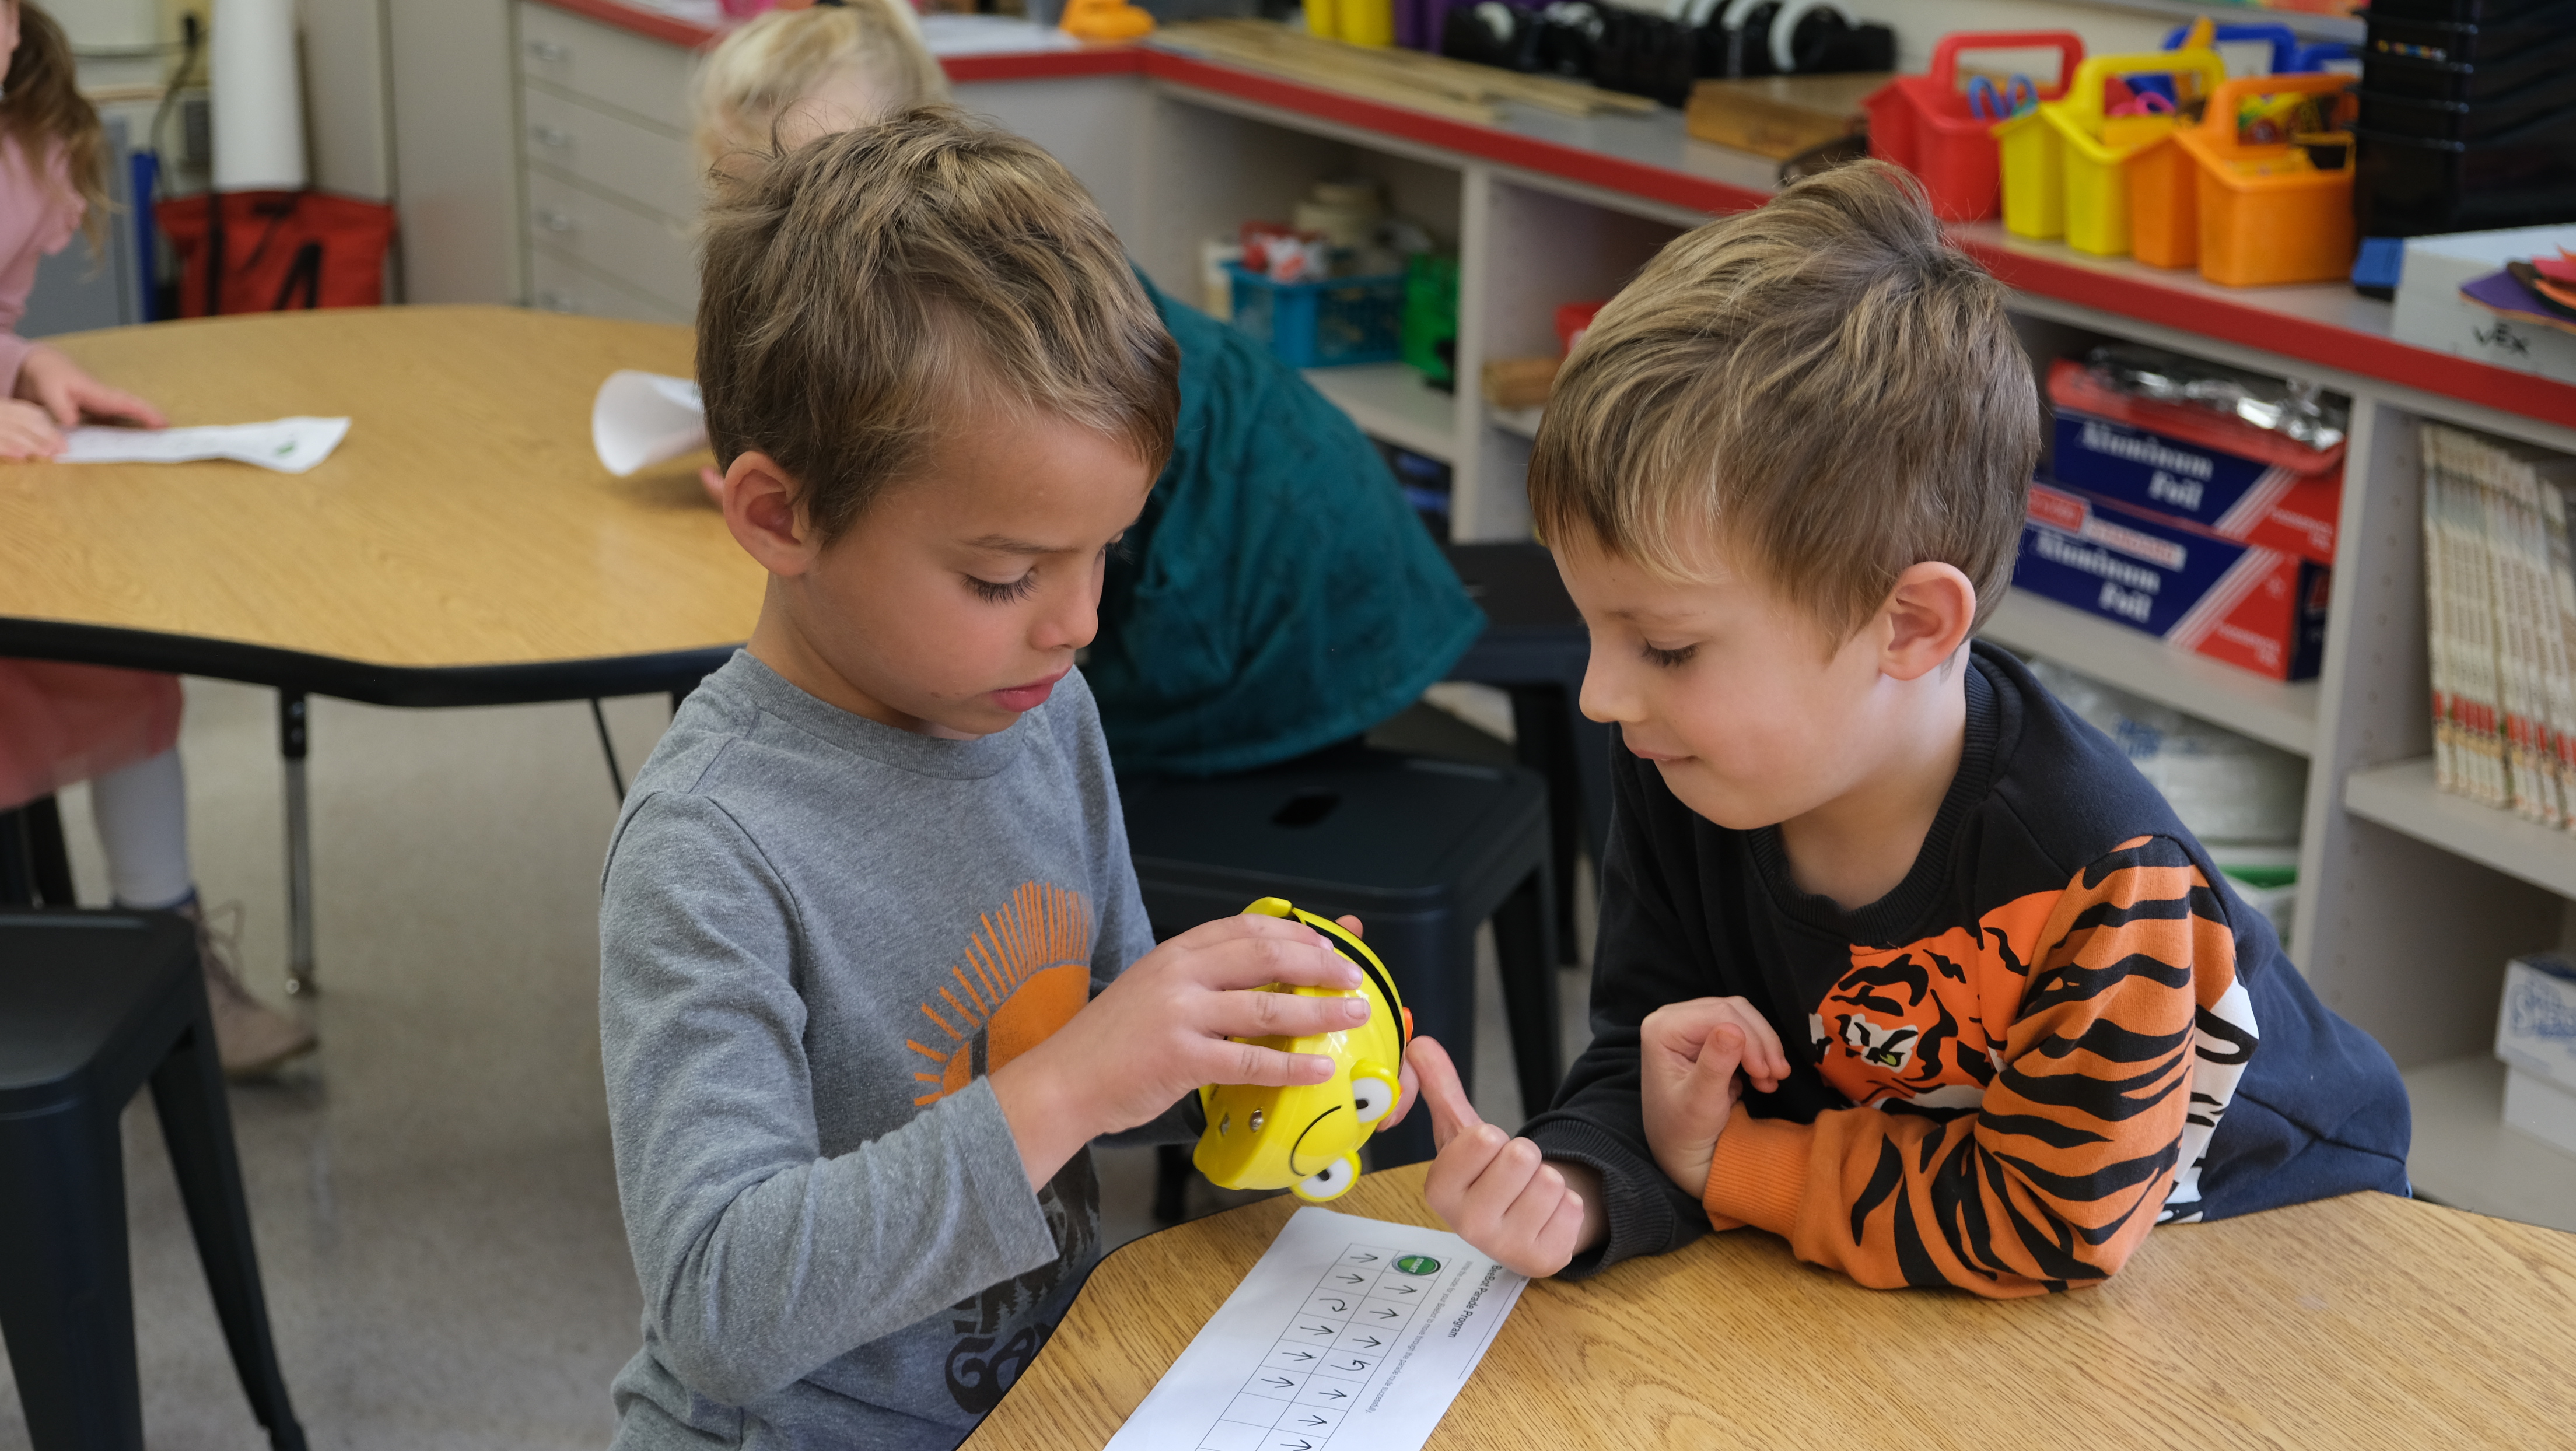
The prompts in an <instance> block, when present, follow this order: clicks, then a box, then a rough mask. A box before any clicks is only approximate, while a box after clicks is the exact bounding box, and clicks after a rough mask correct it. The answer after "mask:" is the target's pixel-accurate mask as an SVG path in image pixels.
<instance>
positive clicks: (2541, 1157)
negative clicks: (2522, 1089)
mask: <svg viewBox="0 0 2576 1451" xmlns="http://www.w3.org/2000/svg"><path fill="white" fill-rule="evenodd" d="M2406 1096H2407V1098H2408V1100H2409V1101H2411V1102H2412V1103H2413V1104H2414V1107H2415V1146H2414V1149H2413V1151H2412V1152H2411V1153H2410V1154H2408V1155H2407V1159H2406V1175H2407V1177H2408V1178H2410V1179H2412V1180H2414V1181H2415V1192H2417V1193H2418V1194H2421V1195H2423V1196H2425V1197H2426V1198H2428V1199H2433V1200H2436V1201H2438V1202H2440V1203H2443V1204H2448V1205H2450V1206H2451V1207H2452V1208H2454V1209H2466V1210H2469V1211H2471V1212H2472V1213H2477V1214H2492V1215H2494V1216H2496V1217H2497V1218H2499V1219H2515V1220H2520V1221H2521V1222H2523V1223H2525V1224H2538V1225H2543V1226H2546V1227H2547V1228H2550V1229H2565V1230H2576V1155H2569V1154H2563V1153H2560V1152H2559V1151H2558V1150H2557V1149H2556V1148H2554V1147H2553V1146H2551V1145H2549V1144H2546V1143H2543V1142H2541V1141H2540V1140H2538V1139H2535V1138H2533V1137H2532V1136H2530V1135H2529V1134H2526V1133H2523V1132H2522V1131H2521V1130H2519V1129H2513V1128H2507V1127H2506V1126H2505V1122H2504V1065H2503V1064H2501V1063H2498V1062H2497V1061H2495V1059H2494V1058H2492V1057H2486V1056H2480V1057H2475V1058H2455V1059H2450V1060H2447V1061H2445V1062H2441V1063H2428V1064H2425V1065H2423V1066H2422V1067H2419V1068H2415V1069H2412V1070H2410V1071H2409V1072H2408V1073H2407V1074H2406Z"/></svg>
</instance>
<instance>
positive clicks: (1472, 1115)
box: [1404, 1034, 1484, 1150]
mask: <svg viewBox="0 0 2576 1451" xmlns="http://www.w3.org/2000/svg"><path fill="white" fill-rule="evenodd" d="M1404 1056H1405V1061H1406V1062H1408V1063H1410V1064H1412V1065H1413V1076H1414V1078H1415V1079H1416V1080H1417V1081H1418V1082H1419V1083H1420V1084H1421V1087H1422V1101H1423V1102H1424V1103H1425V1104H1427V1105H1429V1106H1430V1109H1431V1144H1432V1147H1433V1149H1434V1150H1439V1149H1445V1148H1447V1147H1449V1141H1450V1140H1451V1139H1454V1138H1456V1137H1458V1135H1459V1133H1460V1131H1462V1130H1465V1129H1472V1128H1475V1127H1477V1126H1478V1125H1480V1124H1482V1123H1484V1119H1483V1118H1482V1117H1480V1116H1479V1115H1478V1114H1477V1112H1476V1106H1475V1105H1474V1104H1472V1103H1470V1102H1468V1101H1467V1089H1466V1086H1465V1085H1463V1084H1461V1083H1460V1082H1459V1081H1458V1067H1457V1065H1456V1064H1454V1063H1451V1062H1450V1061H1449V1050H1448V1049H1446V1048H1443V1047H1441V1046H1440V1042H1439V1040H1438V1039H1436V1038H1425V1037H1422V1036H1420V1035H1419V1034H1417V1035H1415V1037H1414V1039H1413V1046H1412V1047H1411V1048H1408V1049H1406V1050H1405V1055H1404Z"/></svg>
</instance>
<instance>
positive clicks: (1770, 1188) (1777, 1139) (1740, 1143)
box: [1700, 1108, 1816, 1235]
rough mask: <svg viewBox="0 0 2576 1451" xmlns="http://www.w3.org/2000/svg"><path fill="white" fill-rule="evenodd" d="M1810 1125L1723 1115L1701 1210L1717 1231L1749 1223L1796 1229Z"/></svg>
mask: <svg viewBox="0 0 2576 1451" xmlns="http://www.w3.org/2000/svg"><path fill="white" fill-rule="evenodd" d="M1815 1137H1816V1130H1815V1128H1814V1126H1813V1125H1810V1124H1799V1123H1791V1122H1789V1121H1788V1120H1786V1119H1769V1118H1755V1117H1754V1116H1753V1115H1751V1114H1749V1113H1746V1112H1744V1111H1743V1110H1742V1109H1740V1108H1739V1109H1738V1110H1736V1112H1735V1113H1733V1114H1731V1115H1729V1116H1728V1118H1727V1121H1726V1129H1725V1131H1724V1132H1722V1133H1720V1134H1719V1135H1718V1136H1717V1152H1716V1154H1715V1155H1714V1156H1712V1157H1711V1158H1710V1160H1709V1165H1708V1187H1707V1188H1706V1189H1704V1190H1702V1191H1701V1193H1700V1206H1701V1207H1702V1208H1704V1209H1706V1210H1707V1211H1708V1217H1709V1220H1710V1222H1711V1223H1713V1224H1716V1225H1717V1227H1718V1228H1720V1229H1730V1228H1733V1227H1734V1225H1736V1224H1749V1225H1752V1226H1753V1227H1754V1228H1756V1229H1767V1230H1769V1231H1771V1232H1772V1233H1773V1234H1778V1235H1786V1234H1788V1233H1789V1232H1790V1231H1791V1230H1793V1229H1795V1228H1796V1227H1797V1224H1798V1205H1799V1203H1800V1201H1802V1200H1803V1199H1805V1198H1806V1194H1807V1160H1808V1158H1809V1157H1810V1155H1811V1153H1812V1150H1813V1146H1814V1142H1815Z"/></svg>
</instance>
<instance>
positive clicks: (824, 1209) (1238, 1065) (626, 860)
mask: <svg viewBox="0 0 2576 1451" xmlns="http://www.w3.org/2000/svg"><path fill="white" fill-rule="evenodd" d="M797 912H798V907H797V904H796V902H795V900H794V899H793V898H792V897H791V896H790V895H789V894H788V892H787V890H786V888H785V887H784V885H783V884H782V883H781V882H780V880H779V879H778V877H777V876H776V874H775V873H773V872H772V871H771V870H770V869H769V868H768V866H767V864H766V863H765V862H764V861H763V860H762V858H761V855H760V851H759V849H758V847H757V846H756V845H755V844H754V843H753V842H752V841H751V840H750V838H749V837H748V836H746V835H745V834H744V833H743V831H742V830H741V828H740V827H739V826H738V825H736V824H735V822H734V821H733V819H732V818H731V817H730V816H728V815H727V814H726V813H725V812H724V811H723V809H722V808H720V807H718V806H717V805H715V804H714V803H712V802H709V801H707V800H705V799H703V798H698V797H687V796H667V795H665V796H656V797H654V798H652V799H649V800H647V801H646V802H644V803H643V804H641V805H639V806H638V807H637V808H636V810H635V812H634V813H633V815H632V816H630V818H629V819H628V821H627V823H626V825H625V827H624V828H623V829H622V830H621V832H620V834H619V837H618V840H617V842H616V844H615V845H614V847H613V848H612V852H611V859H610V866H609V871H608V874H607V880H606V884H605V890H604V892H603V896H602V907H601V954H602V966H601V990H600V1020H601V1039H602V1049H603V1052H602V1066H603V1068H604V1069H605V1071H606V1076H607V1086H608V1103H609V1125H610V1129H611V1132H612V1136H613V1139H614V1142H615V1148H616V1158H617V1173H618V1188H619V1193H620V1198H621V1201H622V1204H623V1208H624V1211H625V1216H626V1224H627V1236H628V1240H629V1243H630V1245H631V1247H632V1249H633V1251H634V1255H635V1261H636V1271H637V1276H638V1278H639V1280H640V1281H641V1282H642V1288H643V1291H644V1298H645V1315H646V1319H647V1322H648V1324H649V1325H650V1326H651V1328H652V1330H653V1333H654V1336H655V1340H656V1344H657V1350H658V1353H659V1354H660V1355H661V1357H662V1358H663V1361H664V1363H665V1364H666V1365H667V1366H668V1367H669V1368H670V1369H671V1371H672V1372H673V1373H674V1374H676V1375H678V1376H679V1377H680V1379H681V1380H682V1381H683V1382H685V1383H686V1384H687V1385H688V1386H689V1387H690V1388H691V1389H692V1390H694V1391H696V1392H698V1393H699V1394H701V1395H706V1396H711V1397H714V1398H716V1399H718V1400H721V1401H725V1402H729V1403H733V1404H740V1403H743V1402H745V1401H749V1400H753V1399H755V1398H757V1397H759V1396H761V1395H764V1394H767V1393H769V1392H771V1391H774V1390H776V1389H778V1388H780V1387H782V1386H785V1385H787V1384H788V1383H790V1382H792V1381H795V1380H797V1379H800V1378H802V1377H803V1376H805V1375H808V1374H810V1373H811V1372H813V1371H814V1370H815V1369H816V1368H817V1367H819V1366H821V1365H823V1364H825V1363H827V1362H829V1361H831V1360H832V1359H834V1358H836V1357H838V1356H840V1355H842V1354H845V1353H846V1352H848V1351H850V1350H851V1349H853V1348H855V1347H857V1346H860V1345H864V1344H866V1343H868V1342H869V1341H871V1340H875V1339H878V1338H880V1337H882V1336H884V1335H887V1334H890V1333H892V1332H893V1331H896V1330H899V1329H901V1328H903V1327H904V1326H906V1325H909V1324H911V1323H913V1322H914V1321H916V1320H919V1319H920V1318H921V1317H922V1316H924V1315H926V1314H929V1313H931V1312H932V1311H934V1310H937V1309H938V1308H940V1307H941V1306H944V1305H950V1304H954V1303H955V1302H957V1301H958V1300H960V1299H962V1298H964V1297H966V1296H968V1295H972V1294H974V1293H976V1292H977V1291H980V1290H982V1289H983V1288H985V1287H986V1286H988V1285H992V1284H994V1283H996V1282H998V1281H1001V1280H1005V1279H1008V1278H1010V1277H1011V1276H1013V1275H1017V1274H1022V1273H1025V1272H1027V1271H1029V1270H1032V1269H1035V1268H1037V1267H1039V1266H1041V1265H1044V1264H1046V1263H1048V1262H1049V1261H1051V1260H1053V1259H1054V1258H1055V1257H1056V1255H1057V1254H1058V1248H1057V1246H1056V1243H1055V1240H1054V1236H1053V1234H1052V1233H1051V1232H1050V1230H1049V1228H1048V1226H1047V1223H1046V1218H1045V1215H1044V1214H1043V1213H1042V1212H1041V1210H1040V1209H1039V1206H1038V1203H1037V1196H1036V1194H1035V1193H1034V1192H1033V1190H1032V1187H1031V1186H1032V1185H1034V1184H1041V1183H1044V1182H1045V1181H1046V1180H1047V1179H1048V1178H1050V1177H1051V1176H1052V1175H1053V1174H1054V1172H1055V1170H1056V1168H1057V1167H1059V1166H1060V1165H1061V1164H1062V1163H1063V1162H1064V1161H1065V1160H1066V1159H1067V1158H1069V1157H1071V1155H1072V1154H1073V1153H1074V1152H1075V1151H1076V1150H1078V1149H1079V1148H1080V1147H1081V1145H1082V1144H1083V1143H1084V1142H1085V1141H1087V1140H1088V1139H1089V1138H1090V1137H1091V1136H1092V1135H1093V1134H1095V1133H1098V1132H1101V1131H1103V1130H1105V1129H1108V1128H1116V1127H1122V1126H1124V1124H1126V1123H1128V1122H1141V1121H1143V1120H1145V1119H1149V1118H1152V1117H1153V1116H1154V1115H1156V1114H1158V1113H1160V1112H1162V1111H1163V1110H1164V1109H1165V1108H1167V1107H1169V1106H1170V1105H1171V1103H1172V1102H1173V1101H1174V1100H1175V1099H1177V1098H1179V1097H1180V1096H1181V1094H1182V1093H1183V1092H1184V1091H1185V1090H1186V1089H1188V1088H1192V1087H1195V1086H1197V1084H1199V1083H1200V1082H1203V1081H1207V1080H1206V1078H1203V1077H1200V1076H1196V1075H1201V1074H1208V1075H1209V1076H1211V1077H1217V1078H1222V1077H1227V1076H1230V1075H1233V1074H1238V1073H1240V1074H1247V1075H1253V1076H1255V1077H1256V1078H1258V1076H1260V1075H1265V1074H1266V1075H1269V1076H1268V1077H1267V1079H1266V1081H1270V1082H1284V1081H1287V1079H1288V1077H1290V1076H1292V1075H1296V1074H1304V1075H1305V1077H1304V1079H1303V1080H1302V1081H1316V1080H1319V1079H1320V1078H1322V1077H1323V1076H1324V1070H1323V1069H1322V1068H1320V1067H1317V1066H1315V1065H1317V1064H1320V1063H1321V1060H1313V1061H1312V1062H1311V1063H1308V1062H1301V1061H1300V1060H1297V1059H1292V1058H1291V1057H1290V1056H1289V1055H1287V1054H1282V1053H1276V1052H1271V1051H1270V1050H1265V1049H1247V1048H1245V1047H1244V1046H1243V1045H1240V1044H1228V1043H1224V1042H1222V1041H1221V1040H1219V1039H1217V1038H1213V1037H1212V1036H1211V1035H1222V1034H1224V1033H1227V1032H1236V1031H1243V1032H1262V1031H1296V1032H1313V1031H1316V1030H1317V1025H1318V1024H1320V1023H1321V1022H1322V1021H1323V1020H1325V1019H1326V1018H1327V1016H1328V1015H1330V1014H1333V1013H1337V1012H1346V1011H1347V1009H1346V1008H1345V1007H1344V1006H1343V1005H1344V1004H1345V1003H1347V1002H1348V1001H1350V1000H1348V999H1339V998H1333V999H1326V998H1295V997H1290V996H1288V995H1284V994H1276V993H1239V992H1232V991H1229V990H1227V986H1226V985H1229V984H1235V983H1243V984H1259V983H1266V982H1270V981H1274V980H1286V981H1292V982H1308V983H1313V982H1335V983H1344V984H1346V985H1356V981H1357V977H1358V974H1357V970H1356V969H1354V968H1352V967H1350V965H1349V964H1348V963H1347V962H1345V961H1344V960H1343V959H1342V958H1340V957H1339V956H1337V955H1335V954H1333V953H1331V952H1330V951H1328V950H1326V949H1325V948H1323V947H1322V946H1320V945H1319V944H1316V943H1315V942H1314V940H1313V938H1312V934H1311V933H1309V932H1307V930H1306V929H1305V928H1302V927H1299V926H1297V925H1296V924H1294V923H1290V922H1283V921H1280V920H1278V919H1275V918H1246V919H1229V920H1228V921H1226V922H1221V923H1211V924H1209V925H1208V926H1207V927H1204V928H1201V929H1199V930H1198V931H1197V932H1194V933H1191V934H1188V935H1187V936H1186V937H1185V938H1182V939H1176V940H1175V941H1174V942H1173V943H1171V944H1168V945H1167V946H1166V947H1165V948H1164V949H1160V950H1158V951H1157V952H1155V953H1153V954H1149V955H1148V956H1147V957H1146V958H1145V959H1143V960H1140V961H1139V962H1137V963H1136V964H1135V965H1134V967H1132V968H1131V969H1129V972H1128V974H1127V975H1126V977H1125V978H1122V979H1121V981H1120V983H1118V984H1115V985H1113V986H1112V987H1111V989H1110V990H1109V991H1107V992H1105V993H1103V994H1102V996H1101V998H1100V999H1099V1000H1098V1001H1096V1002H1095V1003H1093V1004H1092V1005H1091V1006H1089V1007H1086V1008H1085V1009H1083V1010H1082V1011H1081V1012H1079V1013H1077V1014H1076V1015H1075V1016H1074V1018H1073V1020H1072V1022H1071V1023H1068V1024H1067V1025H1066V1026H1065V1027H1064V1028H1063V1029H1060V1030H1059V1031H1058V1034H1057V1037H1056V1038H1055V1039H1050V1040H1048V1043H1046V1044H1042V1045H1039V1046H1038V1047H1034V1048H1032V1049H1031V1050H1029V1051H1028V1052H1027V1053H1024V1054H1022V1055H1021V1057H1020V1058H1019V1059H1017V1060H1014V1062H1013V1063H1012V1064H1011V1065H1007V1067H1011V1068H1017V1067H1019V1066H1020V1065H1021V1064H1033V1065H1034V1071H1026V1072H1022V1073H1017V1074H1013V1073H1008V1072H1006V1073H1004V1074H1002V1075H998V1076H997V1077H989V1078H984V1079H978V1080H976V1081H974V1082H973V1083H970V1084H968V1085H967V1086H966V1087H965V1088H963V1089H961V1090H959V1091H957V1092H956V1093H953V1094H950V1095H948V1096H947V1097H945V1098H943V1099H941V1100H939V1101H938V1102H936V1103H934V1104H932V1105H931V1106H929V1107H928V1108H926V1109H923V1110H922V1111H920V1112H919V1113H917V1114H915V1115H913V1116H912V1117H911V1118H910V1119H909V1120H908V1121H905V1122H902V1123H901V1124H900V1125H899V1126H898V1127H895V1128H893V1129H891V1130H890V1131H888V1132H886V1133H884V1134H882V1135H880V1136H878V1137H876V1138H874V1139H871V1140H869V1141H868V1142H866V1143H864V1144H861V1145H860V1146H858V1147H857V1148H855V1149H850V1150H848V1151H847V1152H843V1153H839V1154H836V1155H832V1156H829V1157H826V1156H825V1155H824V1154H823V1152H822V1148H821V1144H820V1134H819V1131H818V1129H817V1126H816V1123H815V1117H814V1109H813V1106H814V1101H815V1095H816V1094H817V1092H818V1091H833V1085H835V1084H836V1083H841V1082H846V1081H847V1080H849V1079H850V1078H851V1077H852V1075H853V1074H854V1073H861V1074H863V1073H865V1072H867V1071H868V1066H867V1065H852V1064H846V1063H823V1062H818V1061H809V1060H808V1058H807V1057H806V1054H805V1050H804V1029H805V1024H806V1014H805V1002H804V999H803V998H802V997H801V996H800V995H799V993H798V991H797V986H796V981H797V975H798V972H799V970H800V969H803V968H806V967H809V966H810V964H805V963H800V962H799V961H798V960H797V951H798V949H797V946H796V942H795V938H794V936H793V934H792V932H791V930H790V923H791V922H793V921H794V920H795V918H796V916H797ZM1300 939H1303V940H1300ZM1185 943H1186V944H1187V945H1186V946H1185V945H1184V944H1185ZM1131 979H1132V982H1131V981H1130V980H1131ZM1254 999H1258V1000H1261V1001H1249V1000H1254ZM1104 1005H1105V1006H1104ZM1264 1022H1273V1023H1276V1024H1277V1025H1278V1026H1277V1027H1275V1028H1274V1027H1264V1026H1262V1024H1263V1023H1264ZM1058 1040H1062V1043H1061V1046H1056V1045H1057V1044H1058ZM1211 1068H1213V1069H1215V1070H1217V1071H1215V1072H1214V1073H1209V1070H1210V1069H1211ZM818 1084H819V1085H820V1088H819V1090H818ZM909 1086H910V1085H907V1087H909ZM1006 1093H1007V1094H1008V1095H1010V1096H1011V1097H1012V1098H1014V1100H1015V1101H1016V1107H1011V1108H1006V1107H1005V1105H1004V1102H1003V1099H1004V1096H1005V1094H1006Z"/></svg>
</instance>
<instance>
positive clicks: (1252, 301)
mask: <svg viewBox="0 0 2576 1451" xmlns="http://www.w3.org/2000/svg"><path fill="white" fill-rule="evenodd" d="M1225 270H1226V274H1227V275H1228V276H1229V277H1231V278H1233V280H1234V325H1235V326H1236V327H1239V328H1241V329H1243V330H1244V331H1245V332H1247V333H1250V334H1251V335H1252V336H1253V337H1254V338H1255V339H1257V340H1259V341H1261V342H1264V343H1267V344H1269V345H1270V350H1271V351H1272V352H1274V353H1277V354H1278V355H1279V360H1280V361H1281V362H1284V363H1286V364H1287V365H1288V366H1290V367H1292V368H1329V367H1333V366H1335V365H1337V364H1343V363H1391V362H1394V361H1395V360H1396V359H1397V358H1399V357H1401V356H1402V355H1403V352H1404V274H1403V273H1401V272H1389V273H1387V274H1385V275H1383V276H1379V277H1336V278H1333V279H1332V280H1331V281H1329V282H1273V281H1271V280H1270V279H1269V278H1267V277H1265V276H1263V275H1261V274H1260V273H1258V272H1255V271H1253V270H1252V269H1250V268H1248V267H1245V266H1244V265H1243V264H1241V263H1239V262H1228V263H1227V264H1225Z"/></svg>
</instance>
